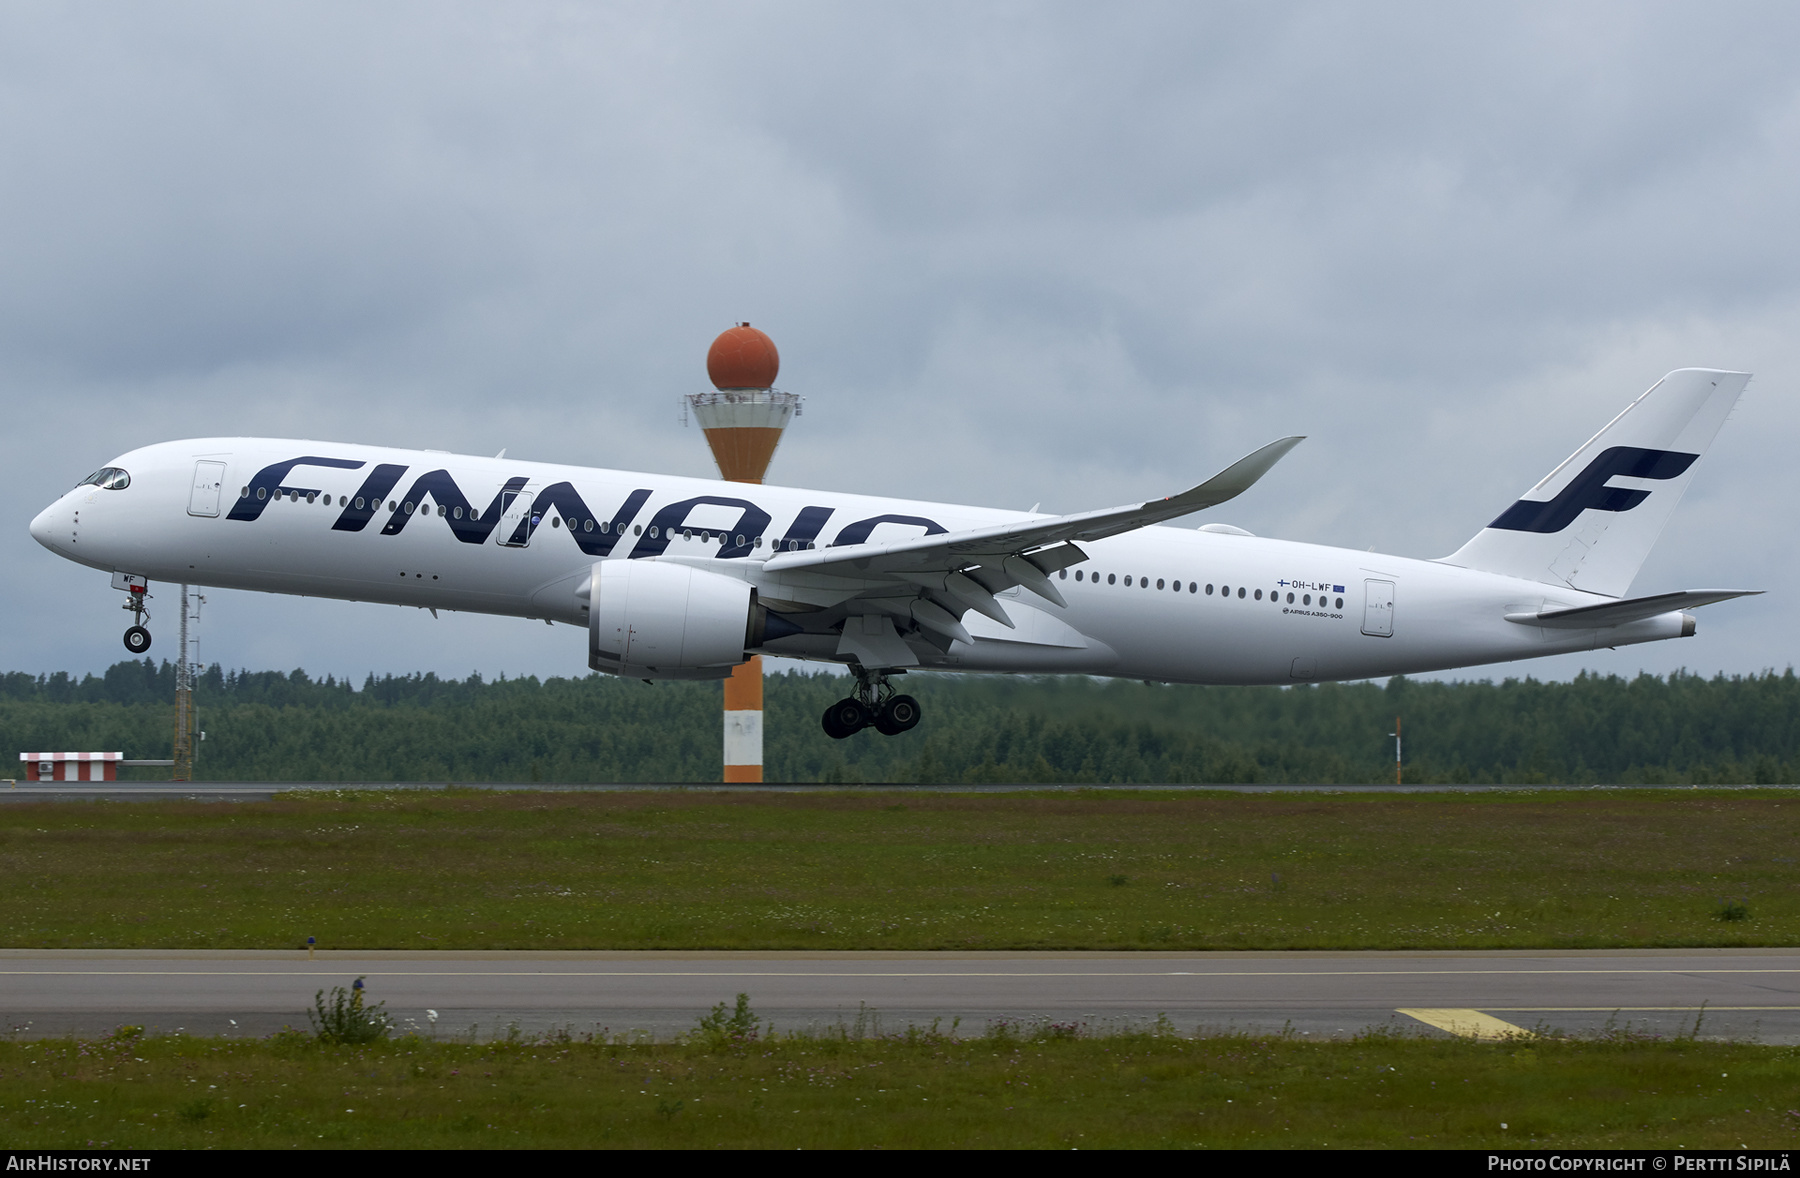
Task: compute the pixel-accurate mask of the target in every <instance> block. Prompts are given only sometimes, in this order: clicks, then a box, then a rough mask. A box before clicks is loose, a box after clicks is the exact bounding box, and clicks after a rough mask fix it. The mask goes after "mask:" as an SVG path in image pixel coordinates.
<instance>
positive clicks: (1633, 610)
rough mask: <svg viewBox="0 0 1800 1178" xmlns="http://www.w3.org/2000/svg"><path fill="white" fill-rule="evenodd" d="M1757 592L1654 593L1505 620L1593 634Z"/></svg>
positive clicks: (1710, 590)
mask: <svg viewBox="0 0 1800 1178" xmlns="http://www.w3.org/2000/svg"><path fill="white" fill-rule="evenodd" d="M1761 592H1762V590H1761V589H1684V590H1682V591H1680V592H1678V593H1658V594H1657V595H1656V596H1654V597H1633V598H1631V599H1630V600H1627V601H1608V602H1603V603H1602V604H1600V605H1582V606H1576V607H1575V608H1574V609H1550V610H1544V611H1543V612H1542V613H1535V614H1507V615H1506V620H1507V621H1509V622H1518V623H1520V624H1521V625H1525V626H1548V627H1550V628H1551V629H1553V630H1597V629H1601V628H1603V627H1606V626H1623V625H1624V624H1625V623H1627V622H1641V621H1643V620H1644V619H1645V618H1654V617H1656V616H1658V615H1659V614H1666V613H1670V612H1672V611H1674V610H1678V609H1698V608H1699V607H1700V606H1703V605H1711V604H1713V603H1714V602H1715V601H1730V600H1731V599H1732V598H1734V597H1754V596H1756V595H1757V594H1759V593H1761Z"/></svg>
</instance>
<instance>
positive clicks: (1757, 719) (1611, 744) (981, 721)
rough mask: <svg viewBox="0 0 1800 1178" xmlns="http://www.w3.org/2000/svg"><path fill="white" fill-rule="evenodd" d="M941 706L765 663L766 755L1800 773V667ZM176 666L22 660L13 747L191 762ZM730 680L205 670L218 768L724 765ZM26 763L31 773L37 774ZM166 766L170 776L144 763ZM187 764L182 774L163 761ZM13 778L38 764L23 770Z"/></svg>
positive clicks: (1021, 771) (1119, 691) (1152, 771)
mask: <svg viewBox="0 0 1800 1178" xmlns="http://www.w3.org/2000/svg"><path fill="white" fill-rule="evenodd" d="M902 682H903V683H904V685H905V688H904V689H905V690H906V691H908V692H909V693H911V694H912V695H915V696H917V697H918V698H919V700H920V702H921V703H922V705H923V710H924V715H925V719H924V722H923V723H922V724H921V725H920V726H919V727H918V728H916V729H914V730H913V731H912V732H909V733H906V734H904V735H902V736H898V737H892V738H889V737H883V736H880V735H878V734H877V733H876V732H875V731H874V730H873V729H871V730H868V731H865V732H863V733H860V734H858V735H857V736H854V737H852V738H850V739H849V740H845V741H834V740H831V739H830V738H828V737H827V736H825V734H824V733H823V732H821V731H820V729H819V722H818V717H819V714H820V713H821V712H823V711H824V709H825V707H826V706H827V705H828V704H829V703H831V702H832V701H833V700H834V699H836V698H838V697H839V696H840V695H842V694H843V693H844V690H845V686H846V683H847V680H845V679H843V678H840V677H837V676H833V675H808V674H801V673H793V672H790V673H785V674H779V675H770V676H768V677H767V679H766V682H765V699H766V703H765V706H766V709H767V711H766V713H765V729H764V731H765V749H764V763H765V767H766V768H765V774H766V778H767V780H769V781H797V782H845V783H858V782H870V783H875V782H951V783H978V782H1012V781H1035V782H1096V783H1158V782H1170V783H1174V782H1273V783H1281V782H1289V783H1294V782H1327V783H1339V784H1351V783H1361V782H1382V781H1391V780H1393V774H1394V760H1393V758H1394V753H1393V747H1394V746H1393V741H1392V739H1391V738H1390V736H1389V735H1388V734H1389V733H1391V732H1392V731H1393V725H1394V719H1395V717H1396V716H1399V717H1401V718H1402V722H1403V724H1404V732H1405V736H1406V780H1407V781H1408V782H1409V783H1464V782H1474V783H1484V782H1485V783H1511V784H1546V783H1571V784H1585V783H1656V784H1661V783H1679V784H1686V783H1694V784H1772V783H1790V782H1794V781H1796V780H1800V681H1797V680H1796V679H1795V676H1794V672H1793V670H1792V669H1791V668H1790V669H1789V670H1788V671H1786V672H1785V673H1781V674H1775V673H1768V674H1763V675H1749V676H1732V677H1725V676H1718V677H1715V678H1712V679H1706V678H1702V677H1700V676H1696V675H1688V674H1679V673H1678V674H1674V675H1670V676H1667V677H1657V676H1650V675H1640V676H1638V677H1637V678H1635V679H1622V678H1619V677H1616V676H1598V675H1581V676H1578V677H1577V678H1576V679H1574V680H1573V681H1572V682H1568V683H1540V682H1537V681H1535V680H1531V679H1526V680H1515V679H1509V680H1506V681H1504V682H1501V683H1492V682H1486V681H1482V682H1467V683H1439V682H1420V681H1415V680H1409V679H1406V678H1395V679H1392V680H1389V681H1388V682H1387V683H1386V684H1375V683H1351V684H1322V685H1316V686H1295V687H1285V688H1282V687H1174V686H1158V685H1148V684H1143V683H1136V682H1117V681H1102V680H1092V679H1085V678H1078V677H1065V678H1030V677H1012V676H1006V677H981V676H960V675H932V674H913V675H910V676H908V677H907V678H906V679H905V680H903V681H902ZM174 683H175V672H174V668H173V667H172V666H171V665H170V664H169V663H167V662H164V663H162V664H160V665H158V664H157V663H155V662H153V661H152V660H149V659H145V660H143V661H141V662H122V663H118V664H115V665H114V666H113V667H111V668H110V669H108V671H107V672H106V674H104V675H88V676H85V677H82V678H79V679H77V678H76V677H74V676H70V675H67V674H60V673H59V674H55V675H38V676H33V675H27V674H22V673H17V672H15V673H11V674H6V675H0V755H4V756H5V757H6V759H7V761H9V762H13V763H15V764H16V761H15V758H16V756H17V754H18V753H19V752H28V751H29V752H35V751H42V750H80V751H89V750H94V751H104V750H119V751H123V752H124V753H125V755H126V756H127V757H136V758H150V757H167V756H168V755H169V748H170V742H171V735H172V727H173V717H174V702H173V701H174V691H175V687H174ZM721 693H722V689H721V687H720V685H719V684H717V683H661V684H657V685H655V686H649V685H646V684H643V683H638V682H635V681H621V680H618V679H614V678H611V677H607V676H602V675H591V676H588V677H587V678H583V679H548V680H544V681H539V680H537V679H535V678H525V679H497V680H493V681H488V680H484V679H482V678H481V677H480V676H479V675H471V676H470V677H469V678H468V679H463V680H455V679H440V678H438V677H437V676H435V675H429V674H427V675H405V676H395V675H388V676H383V677H381V678H376V677H374V676H370V677H369V678H368V679H367V680H365V681H364V682H363V683H362V684H361V685H360V686H358V685H353V684H351V683H348V682H342V681H339V680H336V679H334V678H330V677H327V678H325V679H324V680H317V679H313V678H311V677H310V676H308V675H307V674H306V673H305V672H304V671H298V670H296V671H291V672H285V673H284V672H281V671H233V672H226V671H224V670H222V669H221V668H220V667H218V666H213V667H210V668H208V669H207V670H206V671H205V672H204V673H203V674H201V675H200V676H199V677H198V679H197V681H196V686H195V700H196V704H197V706H198V709H199V716H200V727H201V728H202V729H204V730H205V731H206V740H205V742H204V743H203V744H201V745H200V746H199V749H200V753H199V756H198V758H197V760H196V763H195V776H196V778H197V779H200V780H213V781H372V782H378V781H462V782H533V781H537V782H712V781H717V780H718V779H719V774H720V755H721V752H720V750H721V735H720V715H719V713H720V705H721ZM22 768H23V767H22V766H21V767H19V770H17V771H16V775H18V776H23V773H22ZM132 772H133V773H135V775H136V776H139V777H150V776H154V775H155V774H156V771H151V770H137V771H132ZM162 772H164V773H166V770H165V771H162ZM0 775H4V776H13V775H15V772H5V771H0Z"/></svg>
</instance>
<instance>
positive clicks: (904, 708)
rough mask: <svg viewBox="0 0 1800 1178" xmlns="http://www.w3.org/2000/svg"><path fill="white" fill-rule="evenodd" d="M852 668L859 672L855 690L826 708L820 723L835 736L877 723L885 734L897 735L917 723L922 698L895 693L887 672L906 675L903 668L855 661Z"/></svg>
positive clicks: (877, 728)
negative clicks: (874, 666) (873, 666)
mask: <svg viewBox="0 0 1800 1178" xmlns="http://www.w3.org/2000/svg"><path fill="white" fill-rule="evenodd" d="M850 671H851V673H852V674H853V675H855V676H856V690H855V691H854V692H853V693H852V694H851V695H849V696H847V697H845V698H844V699H840V700H838V701H837V702H836V703H834V704H832V705H831V706H830V707H829V708H826V709H825V715H824V716H823V717H821V718H820V721H819V726H820V727H821V728H823V729H825V735H827V736H829V737H831V739H833V740H843V739H844V738H846V737H849V736H854V735H856V734H857V733H858V732H861V731H862V730H863V729H864V728H867V727H869V726H870V725H874V727H875V731H877V732H879V733H881V734H882V735H883V736H898V735H900V734H901V733H902V732H906V731H908V730H909V729H911V728H914V727H916V726H917V725H918V723H919V719H920V711H919V701H918V700H916V699H914V698H913V697H912V696H910V695H896V694H894V688H893V685H892V684H890V683H889V682H888V675H890V674H896V675H904V674H905V673H906V672H904V671H892V672H890V671H883V670H879V669H877V670H873V671H871V670H867V669H865V668H863V667H861V666H859V665H857V664H855V663H852V664H850Z"/></svg>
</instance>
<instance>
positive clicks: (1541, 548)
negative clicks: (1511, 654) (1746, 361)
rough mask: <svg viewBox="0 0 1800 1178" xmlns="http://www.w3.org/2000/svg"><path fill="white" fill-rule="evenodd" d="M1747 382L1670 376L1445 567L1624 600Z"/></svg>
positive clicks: (1707, 372)
mask: <svg viewBox="0 0 1800 1178" xmlns="http://www.w3.org/2000/svg"><path fill="white" fill-rule="evenodd" d="M1749 380H1750V374H1749V373H1747V372H1715V371H1713V370H1712V369H1709V368H1682V369H1678V370H1677V371H1675V372H1671V373H1669V375H1667V376H1665V377H1663V378H1662V379H1661V380H1659V381H1657V382H1656V384H1655V385H1654V386H1652V387H1651V389H1650V391H1649V392H1647V393H1645V394H1644V395H1643V396H1641V397H1639V398H1638V399H1637V400H1635V401H1633V402H1632V403H1631V404H1630V405H1628V406H1627V407H1626V409H1625V412H1623V413H1621V414H1619V415H1618V416H1617V417H1615V418H1613V419H1612V421H1611V422H1610V423H1609V424H1608V425H1607V427H1606V428H1605V429H1603V430H1601V431H1600V432H1599V433H1597V434H1595V435H1594V436H1593V437H1592V438H1591V439H1589V440H1588V443H1587V445H1585V446H1583V447H1582V448H1581V449H1579V450H1577V451H1575V453H1574V454H1572V455H1570V456H1569V458H1568V459H1567V460H1566V461H1565V462H1564V463H1563V464H1562V465H1561V466H1559V467H1557V468H1556V469H1555V470H1553V471H1551V472H1550V473H1549V474H1548V475H1545V476H1544V479H1543V481H1542V482H1540V483H1538V485H1537V486H1535V487H1533V488H1531V490H1529V491H1527V492H1525V495H1524V497H1523V498H1521V499H1520V500H1519V501H1518V502H1517V503H1514V504H1513V505H1512V506H1511V507H1509V508H1507V509H1506V510H1505V511H1503V512H1501V513H1500V516H1499V518H1498V519H1496V520H1494V522H1493V523H1491V524H1489V525H1488V526H1487V527H1485V528H1483V529H1481V531H1480V532H1479V533H1478V534H1477V535H1476V536H1475V538H1474V539H1473V540H1470V541H1469V542H1468V543H1467V544H1464V545H1463V546H1462V547H1461V548H1459V549H1457V550H1456V551H1455V552H1454V553H1452V554H1451V555H1449V556H1446V557H1444V563H1445V564H1454V565H1462V566H1464V567H1465V568H1472V569H1481V570H1482V571H1484V572H1490V573H1502V574H1505V575H1506V576H1509V577H1523V578H1526V579H1528V580H1532V581H1543V582H1544V583H1546V584H1550V585H1567V586H1569V587H1570V588H1572V589H1580V590H1583V591H1584V592H1588V593H1603V594H1606V595H1607V596H1609V597H1623V596H1624V595H1625V591H1626V590H1627V589H1629V588H1630V587H1631V582H1632V579H1633V578H1634V577H1636V576H1637V572H1638V569H1639V568H1641V567H1642V566H1643V563H1644V558H1645V557H1647V556H1649V555H1650V548H1651V546H1652V545H1654V544H1655V543H1656V538H1657V537H1658V536H1660V535H1661V534H1662V530H1663V525H1665V524H1667V523H1668V522H1669V516H1670V515H1672V514H1673V513H1674V511H1675V505H1676V504H1677V503H1679V502H1681V496H1682V493H1683V492H1684V491H1686V490H1687V485H1688V481H1689V480H1690V479H1692V478H1693V476H1694V464H1695V462H1696V461H1697V460H1698V459H1699V457H1700V455H1701V454H1703V453H1705V452H1706V448H1707V447H1708V446H1710V445H1711V444H1712V440H1713V438H1714V436H1715V435H1717V434H1718V432H1719V427H1720V426H1721V425H1723V424H1724V423H1725V417H1726V415H1727V414H1728V413H1730V412H1731V407H1732V406H1733V405H1735V404H1737V399H1738V397H1739V396H1740V395H1741V394H1742V393H1743V391H1744V386H1745V385H1746V384H1747V383H1749ZM1615 479H1617V480H1620V482H1621V485H1618V486H1614V485H1612V483H1613V480H1615Z"/></svg>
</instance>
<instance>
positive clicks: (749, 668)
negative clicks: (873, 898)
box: [687, 323, 800, 782]
mask: <svg viewBox="0 0 1800 1178" xmlns="http://www.w3.org/2000/svg"><path fill="white" fill-rule="evenodd" d="M779 371H781V354H780V353H779V352H777V351H776V350H775V341H774V340H772V339H770V338H769V337H768V336H766V335H764V334H763V333H762V332H760V331H758V330H757V329H756V328H754V327H751V326H750V325H749V324H748V323H739V324H737V325H735V326H733V327H731V328H728V329H727V330H725V331H723V332H721V333H720V334H719V338H718V339H715V340H714V341H713V344H712V348H711V349H710V350H709V351H708V352H707V353H706V375H707V376H709V377H711V378H712V383H713V391H712V392H710V393H694V394H692V395H690V396H689V397H688V398H687V408H688V411H689V412H691V413H692V414H693V415H694V419H695V420H696V421H698V422H699V423H700V428H701V430H702V431H704V432H705V434H706V444H707V445H708V446H710V447H711V448H712V455H713V461H715V462H717V463H718V464H719V473H720V474H721V475H723V476H724V477H725V478H727V479H729V480H731V481H732V482H734V483H760V482H762V481H763V475H764V474H765V473H767V471H768V469H769V460H770V459H772V458H774V457H775V447H777V446H779V445H780V444H781V433H782V431H783V430H785V429H787V427H788V423H789V422H790V421H792V420H793V419H794V418H796V417H798V416H799V415H800V398H799V397H798V396H797V395H795V394H793V393H784V392H780V391H779V390H777V389H776V388H775V387H774V386H775V375H776V373H778V372H779ZM762 715H763V692H762V656H761V655H755V656H752V657H751V659H750V660H749V661H748V662H746V663H744V664H742V665H741V666H739V667H737V668H736V669H734V670H733V671H732V673H731V678H729V679H727V680H726V681H725V780H726V781H727V782H734V781H761V780H762V779H763V739H762Z"/></svg>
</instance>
